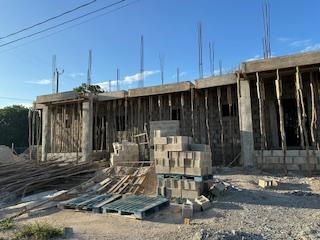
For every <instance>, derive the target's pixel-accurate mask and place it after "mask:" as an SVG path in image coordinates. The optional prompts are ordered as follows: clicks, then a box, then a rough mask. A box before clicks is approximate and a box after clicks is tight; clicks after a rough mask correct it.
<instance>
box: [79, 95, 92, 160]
mask: <svg viewBox="0 0 320 240" xmlns="http://www.w3.org/2000/svg"><path fill="white" fill-rule="evenodd" d="M92 120H93V99H92V96H89V101H87V102H83V103H82V142H81V145H82V146H81V147H82V161H84V162H89V161H92V159H91V155H92V147H93V143H92V141H93V136H92V134H93V126H92V125H93V121H92Z"/></svg>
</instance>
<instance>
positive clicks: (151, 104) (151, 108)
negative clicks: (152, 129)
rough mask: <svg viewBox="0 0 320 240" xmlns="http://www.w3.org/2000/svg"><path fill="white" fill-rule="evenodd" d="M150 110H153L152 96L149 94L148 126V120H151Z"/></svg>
mask: <svg viewBox="0 0 320 240" xmlns="http://www.w3.org/2000/svg"><path fill="white" fill-rule="evenodd" d="M152 111H153V101H152V96H149V126H150V122H151V121H152Z"/></svg>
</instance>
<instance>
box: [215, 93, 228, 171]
mask: <svg viewBox="0 0 320 240" xmlns="http://www.w3.org/2000/svg"><path fill="white" fill-rule="evenodd" d="M217 98H218V111H219V122H220V129H221V130H220V143H221V153H222V163H223V165H224V166H225V165H226V158H225V149H224V126H223V119H222V104H221V87H217Z"/></svg>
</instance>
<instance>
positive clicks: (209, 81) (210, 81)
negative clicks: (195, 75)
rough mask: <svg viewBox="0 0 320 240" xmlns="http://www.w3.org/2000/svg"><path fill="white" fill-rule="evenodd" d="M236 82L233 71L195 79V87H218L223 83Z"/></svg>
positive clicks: (223, 84)
mask: <svg viewBox="0 0 320 240" xmlns="http://www.w3.org/2000/svg"><path fill="white" fill-rule="evenodd" d="M236 83H237V76H236V74H235V73H230V74H225V75H222V76H214V77H208V78H204V79H199V80H196V84H195V85H196V88H198V89H201V88H210V87H219V86H225V85H231V84H236Z"/></svg>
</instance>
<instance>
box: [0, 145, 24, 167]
mask: <svg viewBox="0 0 320 240" xmlns="http://www.w3.org/2000/svg"><path fill="white" fill-rule="evenodd" d="M19 160H20V158H19V156H18V155H16V154H15V153H14V152H13V151H12V149H11V148H9V147H7V146H4V145H0V163H12V162H15V161H19Z"/></svg>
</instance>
